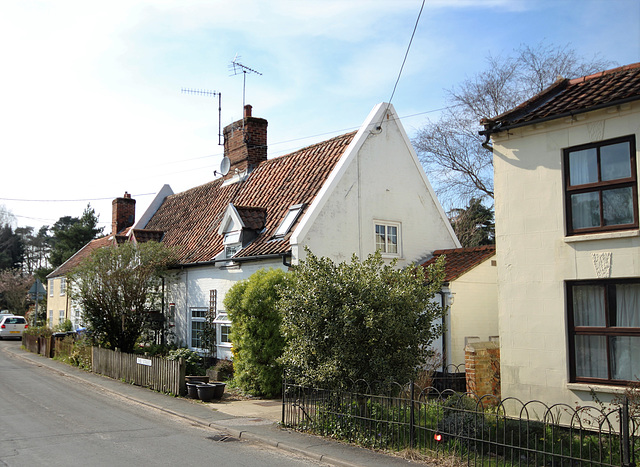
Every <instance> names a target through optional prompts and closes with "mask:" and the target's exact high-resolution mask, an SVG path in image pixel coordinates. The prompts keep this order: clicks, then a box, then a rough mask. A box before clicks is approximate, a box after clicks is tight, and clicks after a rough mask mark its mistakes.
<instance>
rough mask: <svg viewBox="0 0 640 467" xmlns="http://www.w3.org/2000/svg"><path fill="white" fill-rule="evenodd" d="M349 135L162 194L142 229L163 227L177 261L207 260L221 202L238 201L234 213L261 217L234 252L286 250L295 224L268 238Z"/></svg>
mask: <svg viewBox="0 0 640 467" xmlns="http://www.w3.org/2000/svg"><path fill="white" fill-rule="evenodd" d="M354 135H355V132H352V133H348V134H346V135H342V136H338V137H335V138H332V139H330V140H327V141H324V142H322V143H318V144H315V145H313V146H309V147H306V148H303V149H300V150H299V151H296V152H293V153H291V154H288V155H286V156H282V157H277V158H274V159H269V160H267V161H265V162H262V163H261V164H260V165H259V166H258V167H257V168H256V169H255V170H254V171H253V172H251V173H250V174H249V176H248V178H247V179H246V180H245V181H242V182H237V183H233V184H231V185H227V186H222V182H223V180H222V179H217V180H214V181H212V182H209V183H206V184H204V185H201V186H198V187H195V188H192V189H190V190H187V191H184V192H182V193H177V194H175V195H171V196H168V197H167V198H166V199H165V200H164V202H163V204H162V206H160V208H159V209H158V211H156V213H155V214H154V215H153V217H152V218H151V220H150V221H149V222H148V223H147V225H146V227H145V229H151V230H161V231H164V232H165V235H164V238H163V242H164V243H165V244H166V245H168V246H178V247H179V248H178V255H179V261H180V263H182V264H190V263H198V262H205V261H211V260H212V259H213V258H214V257H215V256H216V255H217V254H219V253H220V252H222V249H223V244H222V240H223V237H222V235H219V234H218V228H219V226H220V222H221V220H222V217H223V215H224V213H225V210H226V208H227V206H228V205H229V203H233V205H234V206H235V207H236V209H238V207H239V206H240V207H241V208H240V209H238V213H239V214H240V215H241V216H243V222H245V224H247V223H248V224H249V225H250V226H251V227H255V228H257V227H258V226H259V225H260V224H261V222H262V223H264V231H263V232H262V233H260V235H258V237H257V238H256V239H255V240H253V242H251V243H250V244H249V245H247V246H245V247H244V248H243V249H242V250H240V251H239V252H238V253H237V254H236V255H235V256H234V258H242V257H245V258H246V257H250V256H258V255H270V254H280V253H286V252H287V251H289V249H290V246H289V237H290V235H291V232H292V231H293V230H294V229H295V227H296V225H295V224H294V225H293V226H292V228H291V229H290V230H289V233H288V234H287V235H285V236H284V238H282V239H277V240H273V238H272V237H273V235H274V234H275V232H276V230H277V228H278V226H279V225H280V223H281V222H282V220H283V219H284V216H285V215H286V213H287V212H288V210H289V207H291V206H293V205H295V204H304V205H305V208H306V207H308V206H309V205H310V204H311V202H312V201H313V199H314V198H315V196H316V195H317V194H318V191H319V190H320V188H321V187H322V185H323V184H324V182H325V181H326V180H327V177H328V176H329V174H330V173H331V171H332V170H333V168H334V167H335V165H336V163H337V162H338V160H339V159H340V157H341V156H342V155H343V154H344V151H345V150H346V148H347V146H349V144H350V143H351V141H352V140H353V137H354ZM242 207H244V208H242ZM246 208H250V209H246ZM262 212H263V213H264V214H261V213H262ZM262 215H264V217H263V218H262V219H261V218H260V216H262ZM244 216H246V217H244ZM301 217H302V216H300V217H299V218H298V221H299V219H300V218H301Z"/></svg>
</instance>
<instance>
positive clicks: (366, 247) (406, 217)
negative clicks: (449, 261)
mask: <svg viewBox="0 0 640 467" xmlns="http://www.w3.org/2000/svg"><path fill="white" fill-rule="evenodd" d="M398 122H399V120H398V117H397V115H396V113H395V110H394V109H393V106H390V107H388V108H387V104H384V103H383V104H379V105H378V106H376V108H374V110H373V111H372V112H371V114H370V115H369V117H368V118H367V120H366V121H365V123H364V124H363V126H362V127H361V129H360V130H359V131H358V134H357V135H356V136H355V137H354V140H353V141H352V143H351V145H350V147H349V148H348V149H347V150H346V151H345V154H344V155H343V157H342V159H341V160H340V162H339V163H338V165H337V166H336V168H335V169H334V171H333V173H332V174H331V175H330V177H329V179H328V180H327V182H326V183H325V185H324V186H323V188H322V190H321V192H320V193H319V194H318V196H317V197H316V200H315V201H314V203H313V204H312V205H311V206H310V209H308V210H307V212H306V213H305V216H304V217H303V219H302V220H301V222H300V224H299V226H298V227H297V228H296V230H295V232H294V233H293V235H292V238H291V244H292V251H293V262H294V264H295V261H296V260H297V259H299V258H303V257H304V250H303V247H304V246H308V247H309V248H310V249H311V251H312V252H313V253H314V254H315V255H317V256H328V257H329V258H331V259H333V260H334V261H338V262H340V261H348V260H350V258H351V256H352V254H354V253H355V254H356V255H357V256H358V257H359V258H361V259H363V258H366V257H367V256H368V255H369V254H371V253H373V252H374V251H375V238H374V222H375V221H390V222H397V223H400V224H401V240H400V241H401V245H400V248H401V253H402V254H401V255H400V257H399V261H398V266H399V267H402V266H406V265H408V264H410V263H411V262H414V261H415V262H419V261H423V260H425V259H427V258H428V257H429V256H430V255H431V253H432V252H433V250H435V249H440V248H455V247H459V246H460V244H459V242H458V240H457V238H456V237H455V234H454V233H453V230H452V229H451V226H450V225H449V222H448V220H447V219H446V216H445V214H444V212H443V210H442V207H441V206H440V204H439V202H438V201H437V198H436V197H435V194H434V193H433V190H432V188H431V186H430V184H429V181H428V180H427V178H426V175H425V174H424V171H423V169H422V166H421V165H420V163H419V161H418V159H417V157H416V155H415V152H414V151H413V148H412V146H411V143H410V141H409V139H408V137H407V135H406V133H405V132H404V129H403V128H402V127H401V126H400V125H399V123H398Z"/></svg>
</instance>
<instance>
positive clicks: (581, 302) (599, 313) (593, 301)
mask: <svg viewBox="0 0 640 467" xmlns="http://www.w3.org/2000/svg"><path fill="white" fill-rule="evenodd" d="M572 292H573V324H574V326H600V327H604V326H606V325H607V324H606V318H605V312H604V310H605V308H604V299H605V288H604V286H601V285H579V286H574V287H573V288H572Z"/></svg>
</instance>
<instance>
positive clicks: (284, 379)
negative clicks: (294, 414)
mask: <svg viewBox="0 0 640 467" xmlns="http://www.w3.org/2000/svg"><path fill="white" fill-rule="evenodd" d="M286 390H287V375H286V374H284V375H283V376H282V422H281V424H282V426H284V403H285V402H284V401H285V398H284V394H285V391H286Z"/></svg>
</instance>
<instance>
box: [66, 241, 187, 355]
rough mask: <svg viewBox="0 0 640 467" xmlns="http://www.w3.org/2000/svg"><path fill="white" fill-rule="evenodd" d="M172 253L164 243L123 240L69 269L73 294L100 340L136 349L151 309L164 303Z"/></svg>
mask: <svg viewBox="0 0 640 467" xmlns="http://www.w3.org/2000/svg"><path fill="white" fill-rule="evenodd" d="M174 257H175V255H174V252H173V250H171V249H169V248H167V247H166V246H165V245H163V244H161V243H157V242H147V243H139V244H133V243H124V244H121V245H118V246H115V245H114V246H111V247H105V248H99V249H97V250H94V251H93V252H92V253H91V255H90V256H89V257H88V258H86V259H85V260H84V261H83V262H82V263H81V264H80V265H79V266H78V267H77V268H76V269H75V270H74V271H73V272H72V273H71V274H70V279H71V282H72V284H73V287H71V289H72V290H73V292H72V298H73V299H74V300H77V303H78V305H79V306H80V309H81V310H82V318H83V320H84V322H85V323H86V324H87V329H88V331H89V333H90V334H91V336H92V337H93V339H94V340H95V341H96V342H97V343H99V344H100V345H103V346H105V347H107V348H112V349H115V348H118V349H120V350H122V351H123V352H131V351H133V348H134V346H135V344H136V341H137V340H138V338H139V337H140V336H141V334H142V332H143V330H144V325H145V322H146V319H147V316H148V312H149V311H150V310H155V309H159V308H160V301H161V298H162V296H161V285H162V281H161V279H162V278H163V277H165V276H167V275H168V268H169V266H170V265H171V264H172V263H173V262H174Z"/></svg>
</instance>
